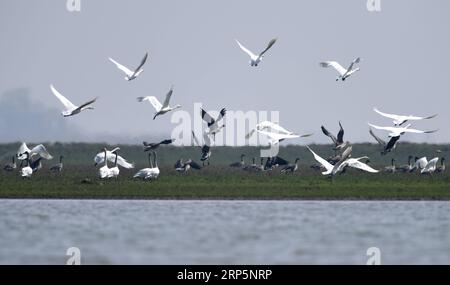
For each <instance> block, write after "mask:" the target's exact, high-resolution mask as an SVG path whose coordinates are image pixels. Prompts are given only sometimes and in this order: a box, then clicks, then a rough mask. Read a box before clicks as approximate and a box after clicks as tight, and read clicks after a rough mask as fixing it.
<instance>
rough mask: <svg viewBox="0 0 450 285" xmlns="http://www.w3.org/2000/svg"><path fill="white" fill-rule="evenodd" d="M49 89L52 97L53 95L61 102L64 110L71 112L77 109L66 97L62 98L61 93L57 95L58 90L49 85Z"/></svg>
mask: <svg viewBox="0 0 450 285" xmlns="http://www.w3.org/2000/svg"><path fill="white" fill-rule="evenodd" d="M50 89H51V90H52V93H53V95H55V97H56V98H58V99H59V101H61V103H62V104H63V105H64V108H66V110H68V111H72V110H75V109H76V108H78V107H77V106H75V105H74V104H72V102H70V101H69V100H68V99H67V98H66V97H64V96H63V95H62V94H61V93H59V92H58V90H56V89H55V87H53V85H50Z"/></svg>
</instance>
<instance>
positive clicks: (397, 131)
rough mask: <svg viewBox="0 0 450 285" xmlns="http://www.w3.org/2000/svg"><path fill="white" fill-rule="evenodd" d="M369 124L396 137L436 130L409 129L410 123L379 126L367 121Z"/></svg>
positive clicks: (428, 132)
mask: <svg viewBox="0 0 450 285" xmlns="http://www.w3.org/2000/svg"><path fill="white" fill-rule="evenodd" d="M368 124H369V126H371V127H373V128H375V129H378V130H384V131H388V132H389V137H398V136H401V135H403V134H405V133H415V134H431V133H434V132H437V131H438V130H432V131H421V130H416V129H411V128H410V127H411V124H408V125H406V126H405V127H380V126H376V125H372V124H371V123H368Z"/></svg>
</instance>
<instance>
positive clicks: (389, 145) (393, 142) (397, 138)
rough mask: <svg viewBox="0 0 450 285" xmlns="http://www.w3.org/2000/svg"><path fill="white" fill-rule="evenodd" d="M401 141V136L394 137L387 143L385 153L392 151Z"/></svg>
mask: <svg viewBox="0 0 450 285" xmlns="http://www.w3.org/2000/svg"><path fill="white" fill-rule="evenodd" d="M399 139H400V136H396V137H392V138H391V139H390V140H389V142H388V143H387V145H386V147H385V148H384V150H385V152H388V151H390V150H391V149H393V148H394V146H395V144H396V143H397V141H398V140H399Z"/></svg>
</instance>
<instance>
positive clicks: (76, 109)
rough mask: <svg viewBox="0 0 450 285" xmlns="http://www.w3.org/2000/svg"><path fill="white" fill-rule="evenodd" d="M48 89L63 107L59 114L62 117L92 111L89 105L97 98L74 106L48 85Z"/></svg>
mask: <svg viewBox="0 0 450 285" xmlns="http://www.w3.org/2000/svg"><path fill="white" fill-rule="evenodd" d="M50 89H51V90H52V93H53V95H55V97H56V98H58V100H59V101H61V103H62V104H63V105H64V108H65V109H64V110H63V111H62V112H61V114H62V115H63V116H64V117H70V116H73V115H76V114H79V113H80V112H81V111H84V110H93V109H94V107H92V106H91V105H92V104H93V103H94V102H95V101H96V100H97V98H94V99H92V100H90V101H88V102H86V103H84V104H82V105H80V106H76V105H74V104H72V102H70V101H69V99H67V98H66V97H64V96H63V95H62V94H61V93H59V92H58V90H56V89H55V87H53V85H50Z"/></svg>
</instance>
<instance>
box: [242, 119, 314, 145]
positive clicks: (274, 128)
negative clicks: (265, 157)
mask: <svg viewBox="0 0 450 285" xmlns="http://www.w3.org/2000/svg"><path fill="white" fill-rule="evenodd" d="M255 132H257V133H260V134H262V135H265V136H267V137H268V138H269V144H271V145H275V144H278V143H279V142H281V141H283V140H285V139H294V138H305V137H309V136H312V134H305V135H297V134H295V133H294V132H291V131H289V130H287V129H285V128H283V127H282V126H280V125H279V124H278V123H274V122H270V121H263V122H260V123H259V124H257V125H256V126H255V128H254V129H253V130H251V131H250V132H249V133H248V134H247V135H246V136H245V137H246V138H247V139H248V138H250V137H251V136H252V135H253V134H254V133H255Z"/></svg>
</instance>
